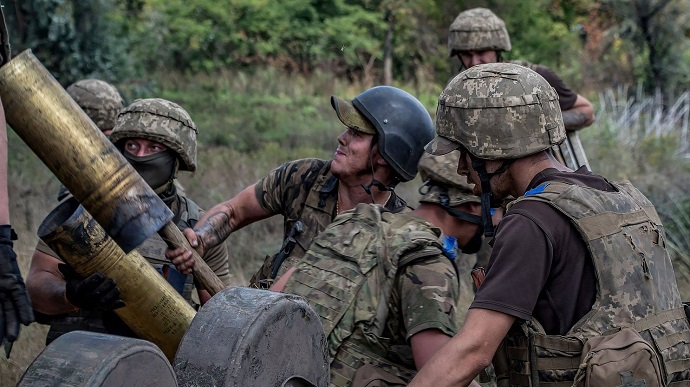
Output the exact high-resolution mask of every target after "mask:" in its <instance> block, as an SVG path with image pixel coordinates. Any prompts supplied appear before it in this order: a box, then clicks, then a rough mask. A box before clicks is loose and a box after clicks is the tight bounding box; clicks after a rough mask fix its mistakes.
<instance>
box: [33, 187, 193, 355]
mask: <svg viewBox="0 0 690 387" xmlns="http://www.w3.org/2000/svg"><path fill="white" fill-rule="evenodd" d="M38 236H39V238H41V239H42V240H43V241H44V242H45V243H46V244H47V245H48V246H49V247H50V248H51V249H53V251H54V252H55V253H56V254H57V255H58V256H59V257H60V258H61V259H62V260H63V261H65V262H66V263H68V264H69V265H70V266H72V267H73V268H74V270H75V271H76V272H77V273H78V274H79V275H81V276H84V277H87V276H90V275H92V274H94V273H96V272H101V273H103V274H105V276H106V277H108V278H112V279H113V280H115V283H116V284H117V286H118V287H119V288H120V290H121V291H122V300H123V301H125V303H126V306H125V307H123V308H119V309H116V310H115V313H117V315H118V316H119V317H120V318H121V319H122V321H124V322H125V323H126V324H127V325H128V326H129V327H130V329H132V331H134V332H135V333H136V334H137V335H138V336H139V337H140V338H142V339H146V340H149V341H151V342H153V343H154V344H156V345H157V346H158V347H159V348H160V349H161V350H162V351H163V353H165V355H166V357H167V358H168V359H169V360H170V361H171V362H172V361H173V358H174V356H175V352H176V351H177V348H178V346H179V345H180V342H181V341H182V337H183V336H184V334H185V332H186V331H187V329H188V328H189V325H190V324H191V322H192V319H193V318H194V315H195V313H196V312H195V311H194V308H192V307H191V306H190V305H189V303H187V301H185V299H184V298H182V296H181V295H180V294H179V293H177V291H176V290H175V289H174V288H173V287H172V286H171V285H170V284H168V282H167V281H166V280H165V279H164V278H163V277H162V276H161V275H160V274H159V273H158V272H157V271H156V269H154V268H153V266H151V264H150V263H149V262H148V261H147V260H146V259H145V258H144V257H143V256H141V254H139V253H138V252H137V251H136V250H133V251H131V252H130V253H129V254H125V252H124V251H122V249H121V248H120V247H119V246H118V245H117V243H115V241H114V240H112V239H111V238H110V237H109V236H108V234H107V233H106V232H105V230H104V229H103V228H102V227H101V226H100V225H99V224H98V222H96V221H95V220H94V219H93V217H92V216H91V215H90V214H89V213H88V212H87V211H86V210H85V209H84V207H82V206H81V205H79V202H77V200H76V199H75V198H70V199H68V200H66V201H65V202H63V203H61V204H60V205H58V206H57V207H56V208H55V209H54V210H53V211H52V212H51V213H50V214H48V216H47V217H46V219H45V220H44V221H43V223H42V224H41V225H40V227H39V229H38Z"/></svg>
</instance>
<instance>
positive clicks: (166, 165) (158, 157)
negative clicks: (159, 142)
mask: <svg viewBox="0 0 690 387" xmlns="http://www.w3.org/2000/svg"><path fill="white" fill-rule="evenodd" d="M122 154H123V155H124V156H125V158H126V159H127V161H129V163H130V164H131V165H132V167H134V169H135V170H136V171H137V172H138V173H139V175H141V177H142V178H143V179H144V181H145V182H146V184H148V185H149V186H150V187H151V188H153V189H154V191H155V190H157V189H158V188H161V187H163V186H165V185H166V184H168V183H169V182H172V180H173V179H174V178H175V174H176V173H177V163H176V160H177V155H175V153H173V152H172V151H170V150H166V151H163V152H159V153H156V154H153V155H148V156H135V155H133V154H131V153H129V152H127V151H123V152H122Z"/></svg>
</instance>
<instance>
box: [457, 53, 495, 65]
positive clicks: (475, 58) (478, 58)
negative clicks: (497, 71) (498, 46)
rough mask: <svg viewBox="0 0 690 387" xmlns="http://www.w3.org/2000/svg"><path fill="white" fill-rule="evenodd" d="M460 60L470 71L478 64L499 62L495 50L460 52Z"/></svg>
mask: <svg viewBox="0 0 690 387" xmlns="http://www.w3.org/2000/svg"><path fill="white" fill-rule="evenodd" d="M458 59H460V62H462V64H463V65H464V66H465V68H466V69H468V68H470V67H472V66H476V65H478V64H485V63H496V62H498V53H497V52H496V51H495V50H471V51H460V53H459V54H458Z"/></svg>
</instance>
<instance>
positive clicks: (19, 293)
mask: <svg viewBox="0 0 690 387" xmlns="http://www.w3.org/2000/svg"><path fill="white" fill-rule="evenodd" d="M13 236H14V238H13ZM12 239H16V236H15V235H14V233H13V232H12V228H11V227H10V226H9V225H3V226H0V343H2V342H3V341H4V340H7V341H8V342H10V343H11V342H14V341H15V340H17V336H19V323H22V324H24V325H29V324H31V323H32V322H33V321H34V314H33V309H32V308H31V302H30V301H29V297H28V295H27V294H26V286H24V280H22V275H21V273H20V272H19V266H17V255H16V254H15V253H14V250H13V249H12Z"/></svg>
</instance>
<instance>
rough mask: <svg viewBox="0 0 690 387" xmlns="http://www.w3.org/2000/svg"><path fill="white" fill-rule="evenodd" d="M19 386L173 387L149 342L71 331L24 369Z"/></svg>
mask: <svg viewBox="0 0 690 387" xmlns="http://www.w3.org/2000/svg"><path fill="white" fill-rule="evenodd" d="M17 386H18V387H39V386H40V387H51V386H61V387H64V386H89V387H116V386H117V387H124V386H128V387H129V386H151V387H154V386H155V387H175V386H177V381H176V379H175V373H174V371H173V369H172V366H171V365H170V363H168V360H167V359H166V358H165V355H164V354H163V352H161V351H160V349H158V347H156V346H155V345H153V344H152V343H150V342H148V341H144V340H139V339H133V338H129V337H121V336H113V335H106V334H102V333H94V332H83V331H74V332H70V333H66V334H64V335H62V336H60V337H58V338H57V339H56V340H55V341H53V342H52V343H51V344H50V345H49V346H47V347H46V348H45V349H44V350H43V352H41V354H40V355H38V357H37V358H36V359H35V360H34V361H33V363H31V365H30V366H29V368H27V370H26V372H24V375H22V378H21V380H20V381H19V383H18V384H17Z"/></svg>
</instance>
